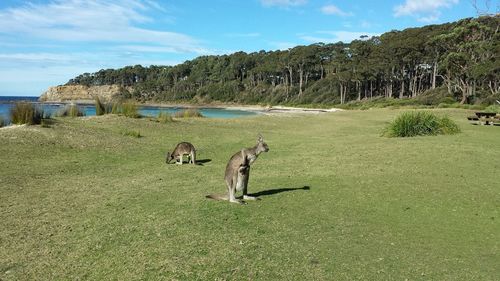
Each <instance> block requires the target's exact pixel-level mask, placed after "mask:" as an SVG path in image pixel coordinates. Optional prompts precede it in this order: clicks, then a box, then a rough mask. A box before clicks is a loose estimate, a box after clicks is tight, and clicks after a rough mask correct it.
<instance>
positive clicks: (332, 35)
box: [300, 30, 380, 43]
mask: <svg viewBox="0 0 500 281" xmlns="http://www.w3.org/2000/svg"><path fill="white" fill-rule="evenodd" d="M316 33H317V34H319V36H301V37H300V39H302V40H304V41H307V42H309V43H318V42H322V43H337V42H340V41H342V42H344V43H349V42H351V41H353V40H357V39H360V37H361V36H365V35H366V36H368V38H370V37H372V36H378V35H380V34H377V33H369V32H351V31H342V30H337V31H318V32H316Z"/></svg>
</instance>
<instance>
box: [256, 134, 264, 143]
mask: <svg viewBox="0 0 500 281" xmlns="http://www.w3.org/2000/svg"><path fill="white" fill-rule="evenodd" d="M257 141H258V142H264V138H263V137H262V135H261V134H260V133H259V134H258V135H257Z"/></svg>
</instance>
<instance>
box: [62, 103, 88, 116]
mask: <svg viewBox="0 0 500 281" xmlns="http://www.w3.org/2000/svg"><path fill="white" fill-rule="evenodd" d="M56 116H58V117H79V116H85V113H84V112H83V111H81V110H80V107H79V106H78V105H76V104H68V105H66V106H65V107H64V108H63V109H61V110H59V112H57V114H56Z"/></svg>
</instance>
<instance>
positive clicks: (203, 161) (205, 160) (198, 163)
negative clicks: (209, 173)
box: [196, 159, 212, 166]
mask: <svg viewBox="0 0 500 281" xmlns="http://www.w3.org/2000/svg"><path fill="white" fill-rule="evenodd" d="M208 162H212V159H197V160H196V165H200V166H203V164H205V163H208Z"/></svg>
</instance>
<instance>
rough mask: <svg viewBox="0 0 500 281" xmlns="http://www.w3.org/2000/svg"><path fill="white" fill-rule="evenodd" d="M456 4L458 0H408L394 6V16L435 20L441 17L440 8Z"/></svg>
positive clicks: (428, 20) (427, 20) (424, 20)
mask: <svg viewBox="0 0 500 281" xmlns="http://www.w3.org/2000/svg"><path fill="white" fill-rule="evenodd" d="M456 4H458V0H406V2H405V3H404V4H402V5H398V6H396V7H394V16H395V17H401V16H413V17H416V18H417V20H419V21H422V22H433V21H437V20H438V19H439V16H440V15H441V12H440V9H443V8H450V7H451V6H453V5H456Z"/></svg>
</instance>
